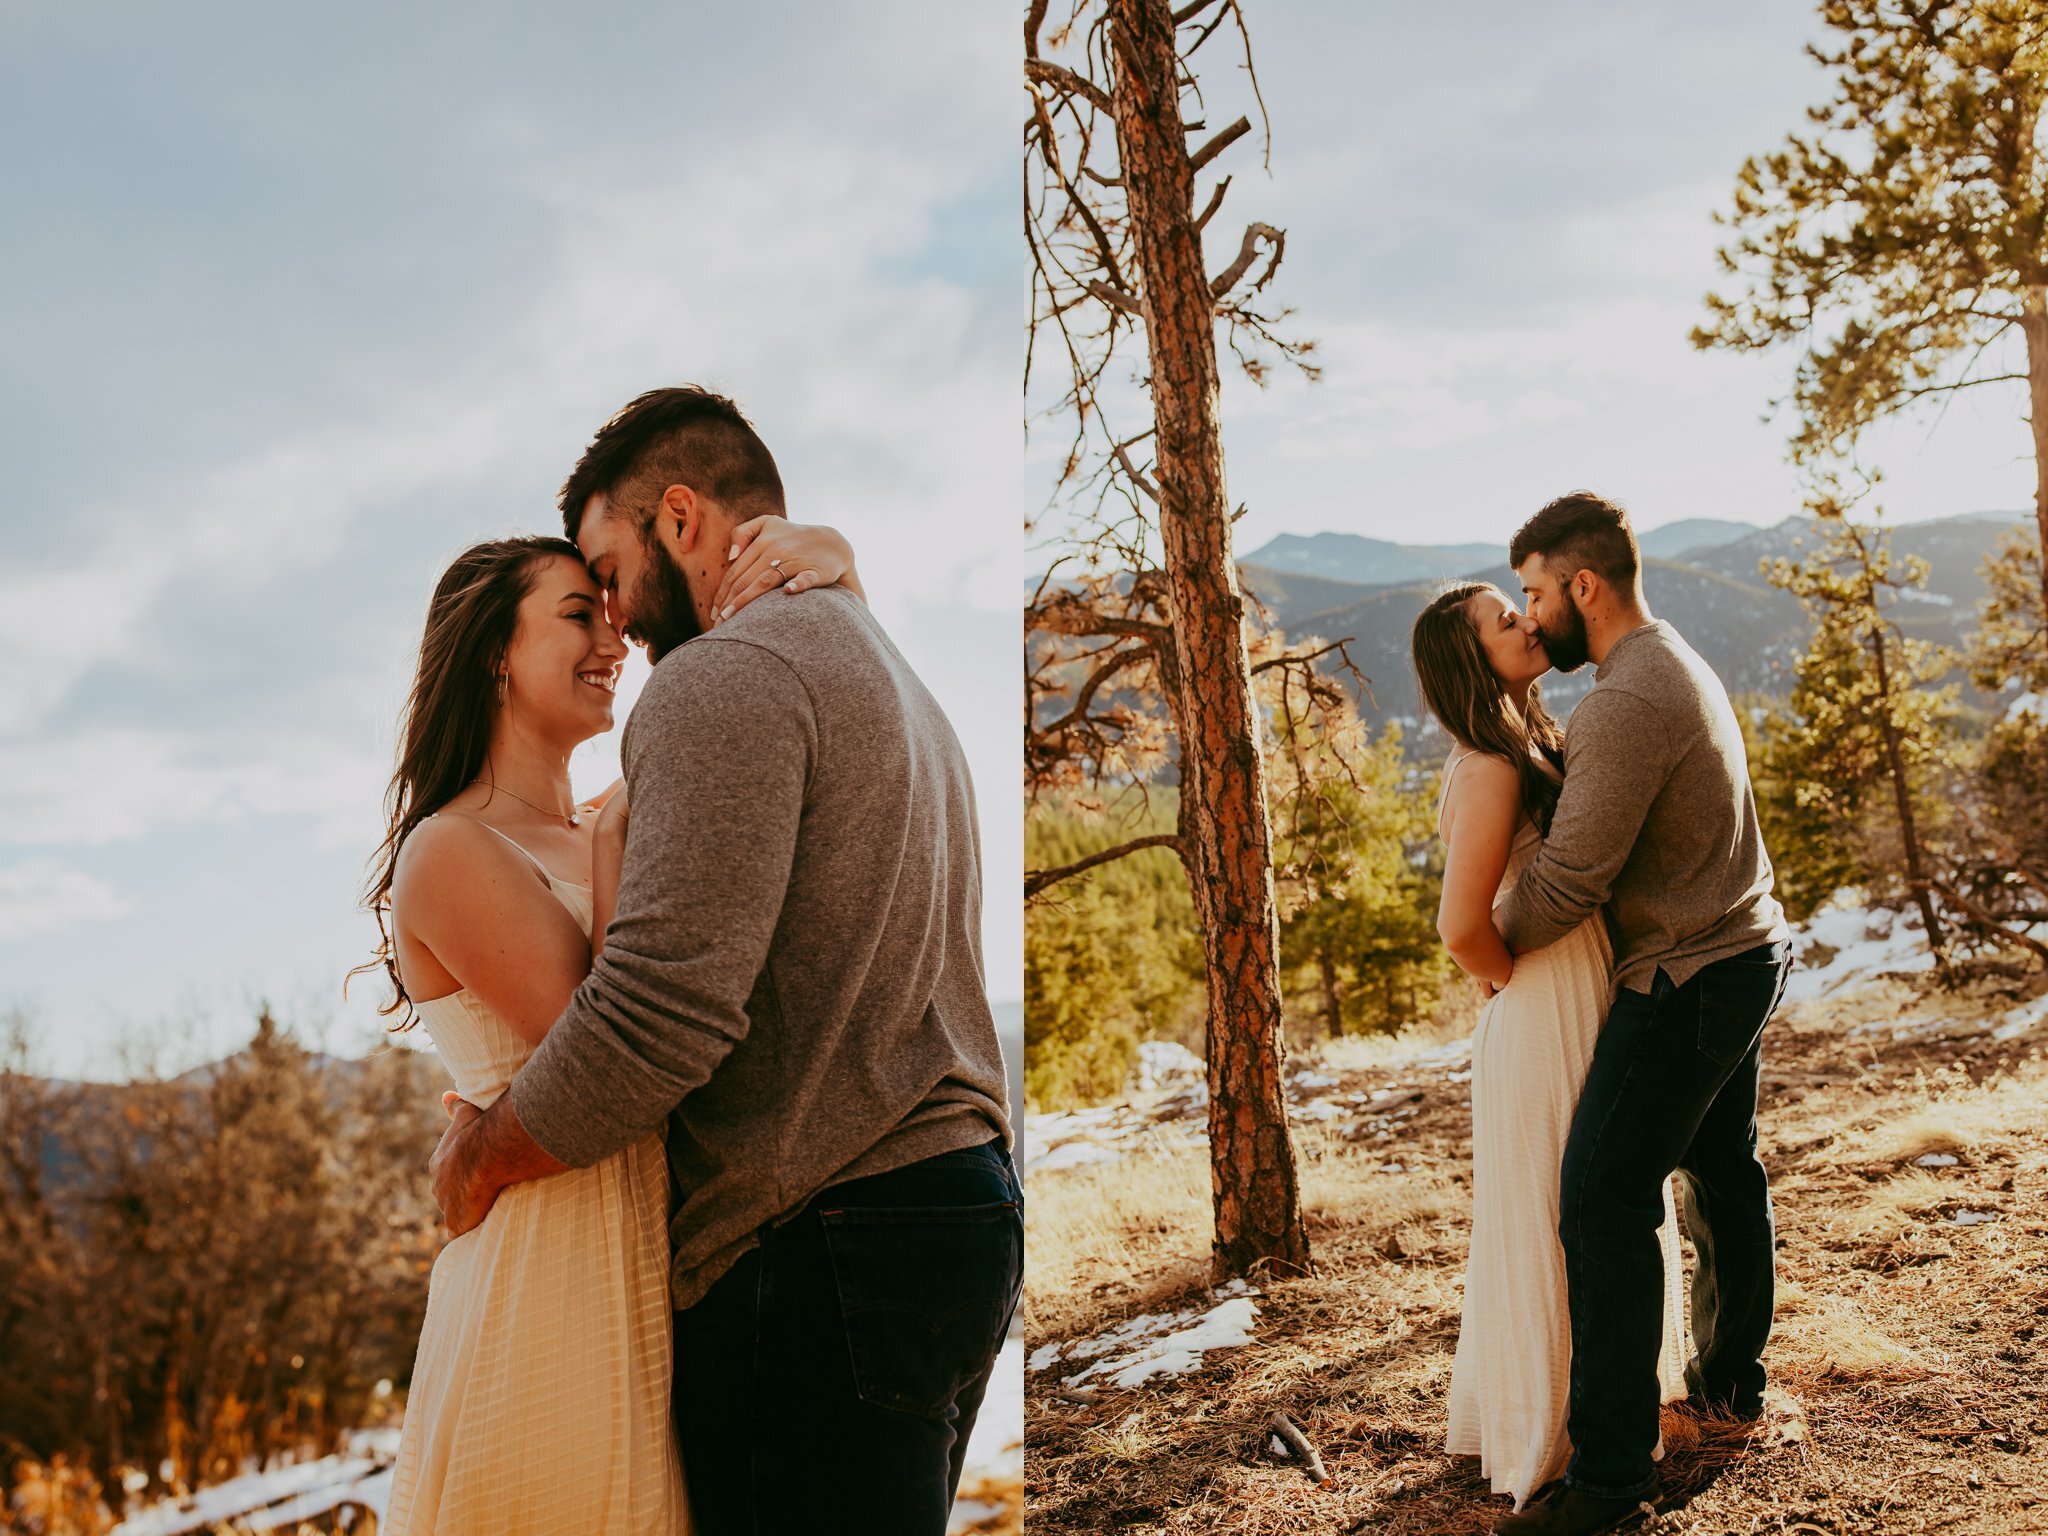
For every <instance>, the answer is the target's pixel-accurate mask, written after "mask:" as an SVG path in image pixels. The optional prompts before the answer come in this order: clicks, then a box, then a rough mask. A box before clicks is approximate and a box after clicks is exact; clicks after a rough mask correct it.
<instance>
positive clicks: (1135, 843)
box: [1024, 832, 1187, 901]
mask: <svg viewBox="0 0 2048 1536" xmlns="http://www.w3.org/2000/svg"><path fill="white" fill-rule="evenodd" d="M1146 848H1171V849H1172V850H1173V851H1174V852H1175V853H1176V854H1178V855H1179V856H1180V857H1181V858H1182V859H1185V858H1186V857H1187V847H1186V845H1185V844H1184V843H1182V842H1181V840H1180V835H1179V834H1178V833H1175V832H1155V833H1153V834H1152V835H1151V836H1150V837H1134V838H1132V839H1131V840H1130V841H1129V842H1128V843H1119V844H1117V846H1116V847H1114V848H1105V849H1103V850H1102V851H1101V852H1100V853H1091V854H1089V855H1088V857H1087V858H1085V859H1079V860H1076V861H1075V862H1074V863H1072V864H1063V865H1061V866H1060V867H1059V868H1058V869H1033V870H1028V871H1026V872H1025V875H1024V899H1025V900H1026V901H1029V900H1030V899H1031V898H1032V897H1033V896H1036V895H1037V894H1038V893H1039V892H1040V891H1043V890H1045V889H1046V888H1047V887H1049V886H1053V885H1057V884H1058V883H1059V882H1060V881H1062V880H1070V879H1072V878H1073V877H1074V876H1075V875H1081V874H1086V873H1087V872H1088V871H1089V870H1091V869H1094V868H1096V867H1097V866H1098V865H1102V864H1108V863H1112V862H1114V861H1115V860H1117V859H1120V858H1122V857H1124V855H1125V854H1130V853H1137V852H1140V851H1141V850H1143V849H1146Z"/></svg>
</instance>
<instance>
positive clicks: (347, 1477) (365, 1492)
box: [111, 1430, 398, 1536]
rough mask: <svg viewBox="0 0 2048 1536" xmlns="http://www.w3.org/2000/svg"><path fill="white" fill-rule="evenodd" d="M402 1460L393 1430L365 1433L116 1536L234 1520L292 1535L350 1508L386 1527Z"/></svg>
mask: <svg viewBox="0 0 2048 1536" xmlns="http://www.w3.org/2000/svg"><path fill="white" fill-rule="evenodd" d="M397 1453H398V1432H397V1431H396V1430H378V1431H365V1432H363V1433H359V1434H357V1435H354V1436H352V1437H351V1439H350V1443H349V1447H348V1449H347V1450H346V1451H344V1452H343V1453H342V1454H341V1455H338V1456H323V1457H321V1458H320V1459H319V1460H317V1461H300V1462H292V1463H290V1464H288V1465H285V1466H278V1467H272V1468H271V1469H270V1470H268V1471H266V1472H246V1473H244V1474H243V1475H242V1476H240V1477H234V1478H229V1479H228V1480H227V1481H226V1482H224V1483H215V1484H214V1485H213V1486H212V1487H210V1488H201V1489H200V1490H199V1491H198V1492H197V1493H194V1494H192V1495H191V1496H190V1497H188V1498H183V1499H162V1500H159V1501H158V1502H157V1503H155V1504H152V1505H151V1506H150V1507H149V1508H147V1509H145V1510H142V1511H141V1512H140V1513H138V1514H135V1515H133V1516H131V1517H129V1518H128V1519H126V1520H124V1521H122V1522H121V1523H120V1524H119V1525H117V1526H115V1527H114V1529H113V1532H112V1533H111V1536H177V1533H179V1532H185V1531H203V1530H208V1529H210V1528H212V1527H213V1526H215V1525H220V1524H225V1523H226V1522H228V1521H230V1520H232V1521H234V1522H235V1523H236V1525H237V1527H238V1528H240V1529H244V1530H248V1531H274V1530H287V1531H289V1530H295V1529H297V1527H298V1524H299V1522H300V1521H302V1520H313V1519H317V1518H318V1517H320V1516H321V1515H324V1514H327V1513H328V1512H329V1511H331V1510H334V1509H337V1508H339V1507H340V1506H341V1505H343V1504H351V1503H353V1504H361V1505H364V1506H365V1507H367V1508H369V1509H371V1510H374V1511H375V1512H376V1515H377V1518H378V1519H379V1520H380V1521H381V1520H382V1519H383V1518H384V1504H385V1501H386V1500H387V1499H388V1498H390V1496H391V1461H392V1458H393V1457H394V1456H396V1455H397Z"/></svg>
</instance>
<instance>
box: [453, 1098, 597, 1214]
mask: <svg viewBox="0 0 2048 1536" xmlns="http://www.w3.org/2000/svg"><path fill="white" fill-rule="evenodd" d="M568 1166H569V1165H568V1164H567V1163H563V1162H560V1161H558V1160H557V1159H555V1158H554V1157H552V1156H551V1155H549V1153H548V1152H547V1150H546V1149H545V1148H543V1147H542V1146H541V1145H540V1144H539V1143H538V1142H536V1141H535V1140H534V1139H533V1138H532V1137H531V1136H529V1135H527V1134H526V1127H525V1126H523V1125H521V1124H520V1123H519V1116H518V1114H517V1113H516V1112H515V1111H514V1110H513V1108H512V1104H511V1101H510V1100H509V1099H506V1098H500V1099H499V1100H498V1102H497V1103H495V1104H493V1105H492V1106H491V1107H490V1108H489V1109H488V1110H486V1111H484V1113H483V1114H481V1115H479V1116H478V1117H477V1118H476V1119H475V1120H473V1121H471V1122H469V1123H468V1124H467V1125H465V1126H462V1127H461V1128H460V1129H459V1130H457V1131H456V1132H455V1133H454V1134H453V1135H452V1136H451V1137H449V1138H448V1139H446V1140H445V1141H444V1142H443V1143H442V1150H441V1152H440V1153H439V1154H438V1155H437V1157H436V1164H435V1168H434V1174H433V1177H434V1198H435V1200H437V1201H438V1202H439V1203H440V1206H441V1214H442V1216H443V1217H444V1218H446V1220H447V1222H448V1230H449V1231H450V1232H451V1233H452V1234H453V1235H454V1236H457V1237H460V1236H461V1235H462V1234H463V1233H465V1232H467V1231H469V1230H470V1229H471V1228H473V1227H475V1226H477V1225H479V1224H480V1223H481V1222H482V1221H483V1219H484V1217H486V1216H488V1215H489V1214H490V1210H491V1207H492V1205H494V1204H495V1203H496V1202H497V1198H498V1195H499V1194H500V1192H502V1191H503V1190H505V1189H506V1188H508V1187H509V1186H511V1185H513V1184H522V1183H524V1182H525V1181H526V1180H528V1179H540V1178H546V1177H547V1176H548V1175H549V1174H551V1173H560V1172H562V1171H563V1170H564V1169H566V1168H567V1167H568Z"/></svg>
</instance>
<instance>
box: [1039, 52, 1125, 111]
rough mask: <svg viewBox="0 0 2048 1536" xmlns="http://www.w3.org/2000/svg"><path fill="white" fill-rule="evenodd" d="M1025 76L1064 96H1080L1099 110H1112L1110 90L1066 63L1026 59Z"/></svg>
mask: <svg viewBox="0 0 2048 1536" xmlns="http://www.w3.org/2000/svg"><path fill="white" fill-rule="evenodd" d="M1024 78H1025V79H1026V80H1029V81H1031V82H1032V84H1034V85H1043V86H1047V87H1049V88H1050V89H1052V90H1055V91H1058V92H1059V93H1060V94H1061V95H1062V96H1078V97H1080V98H1081V99H1082V100H1083V101H1085V102H1087V103H1088V105H1089V106H1091V107H1094V108H1095V109H1096V110H1097V111H1098V112H1108V111H1111V110H1112V108H1111V106H1110V101H1109V92H1107V91H1105V90H1104V89H1103V88H1102V87H1101V86H1099V85H1097V84H1096V83H1095V82H1094V81H1093V80H1090V79H1087V78H1086V77H1085V76H1082V75H1077V74H1075V73H1074V72H1073V71H1072V70H1071V69H1068V68H1067V67H1066V66H1064V65H1061V64H1053V63H1050V62H1048V61H1047V60H1045V59H1026V60H1025V61H1024Z"/></svg>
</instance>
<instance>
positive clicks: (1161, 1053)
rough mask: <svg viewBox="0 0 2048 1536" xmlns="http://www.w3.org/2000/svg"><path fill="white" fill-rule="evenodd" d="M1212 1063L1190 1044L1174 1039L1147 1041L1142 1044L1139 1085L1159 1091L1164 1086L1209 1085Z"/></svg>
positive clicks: (1139, 1061) (1140, 1088)
mask: <svg viewBox="0 0 2048 1536" xmlns="http://www.w3.org/2000/svg"><path fill="white" fill-rule="evenodd" d="M1208 1082H1209V1068H1208V1065H1207V1064H1206V1063H1205V1062H1204V1061H1203V1060H1202V1058H1201V1057H1199V1056H1197V1055H1196V1054H1195V1053H1194V1052H1193V1051H1191V1050H1189V1049H1188V1048H1187V1047H1186V1046H1184V1045H1181V1044H1179V1043H1178V1042H1176V1041H1173V1040H1147V1041H1145V1042H1144V1043H1143V1044H1142V1045H1140V1046H1139V1047H1138V1088H1139V1090H1140V1091H1141V1092H1145V1093H1156V1092H1158V1091H1159V1090H1161V1089H1163V1088H1192V1087H1194V1086H1195V1085H1196V1084H1201V1085H1202V1086H1204V1087H1206V1086H1207V1085H1208Z"/></svg>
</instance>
